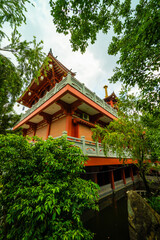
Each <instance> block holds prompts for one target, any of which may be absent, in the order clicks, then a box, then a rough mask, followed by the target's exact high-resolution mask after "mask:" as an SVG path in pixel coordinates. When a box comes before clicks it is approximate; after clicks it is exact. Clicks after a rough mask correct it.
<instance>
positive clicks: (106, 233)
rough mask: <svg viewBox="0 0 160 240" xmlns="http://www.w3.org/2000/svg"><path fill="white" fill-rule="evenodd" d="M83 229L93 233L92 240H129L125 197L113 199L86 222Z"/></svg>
mask: <svg viewBox="0 0 160 240" xmlns="http://www.w3.org/2000/svg"><path fill="white" fill-rule="evenodd" d="M85 227H86V228H87V229H89V230H91V232H94V233H95V237H94V240H107V239H109V240H129V239H130V238H129V230H128V214H127V199H126V197H123V198H121V199H120V200H115V199H113V201H112V204H111V205H109V206H107V207H105V208H103V209H102V210H101V211H99V212H98V213H96V214H95V215H94V217H92V218H91V219H90V220H88V221H86V222H85Z"/></svg>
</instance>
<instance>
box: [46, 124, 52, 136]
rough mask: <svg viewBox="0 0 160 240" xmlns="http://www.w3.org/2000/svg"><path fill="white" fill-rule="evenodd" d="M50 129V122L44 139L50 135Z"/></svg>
mask: <svg viewBox="0 0 160 240" xmlns="http://www.w3.org/2000/svg"><path fill="white" fill-rule="evenodd" d="M50 129H51V121H48V125H47V134H46V139H47V138H48V136H49V135H50Z"/></svg>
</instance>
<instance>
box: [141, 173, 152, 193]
mask: <svg viewBox="0 0 160 240" xmlns="http://www.w3.org/2000/svg"><path fill="white" fill-rule="evenodd" d="M141 177H142V180H143V183H144V186H145V189H146V191H147V195H150V194H151V190H150V187H149V185H148V182H147V179H146V176H145V171H144V170H142V175H141Z"/></svg>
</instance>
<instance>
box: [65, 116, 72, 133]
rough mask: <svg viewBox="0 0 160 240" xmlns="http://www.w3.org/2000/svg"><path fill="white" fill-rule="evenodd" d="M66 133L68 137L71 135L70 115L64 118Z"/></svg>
mask: <svg viewBox="0 0 160 240" xmlns="http://www.w3.org/2000/svg"><path fill="white" fill-rule="evenodd" d="M66 131H67V133H68V136H71V135H72V116H71V115H70V114H67V117H66Z"/></svg>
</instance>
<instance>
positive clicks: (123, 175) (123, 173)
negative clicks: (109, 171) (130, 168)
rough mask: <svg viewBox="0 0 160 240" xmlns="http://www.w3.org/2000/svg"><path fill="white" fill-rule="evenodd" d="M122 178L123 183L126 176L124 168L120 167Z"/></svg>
mask: <svg viewBox="0 0 160 240" xmlns="http://www.w3.org/2000/svg"><path fill="white" fill-rule="evenodd" d="M121 171H122V179H123V183H124V184H126V176H125V170H124V168H122V170H121Z"/></svg>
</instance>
